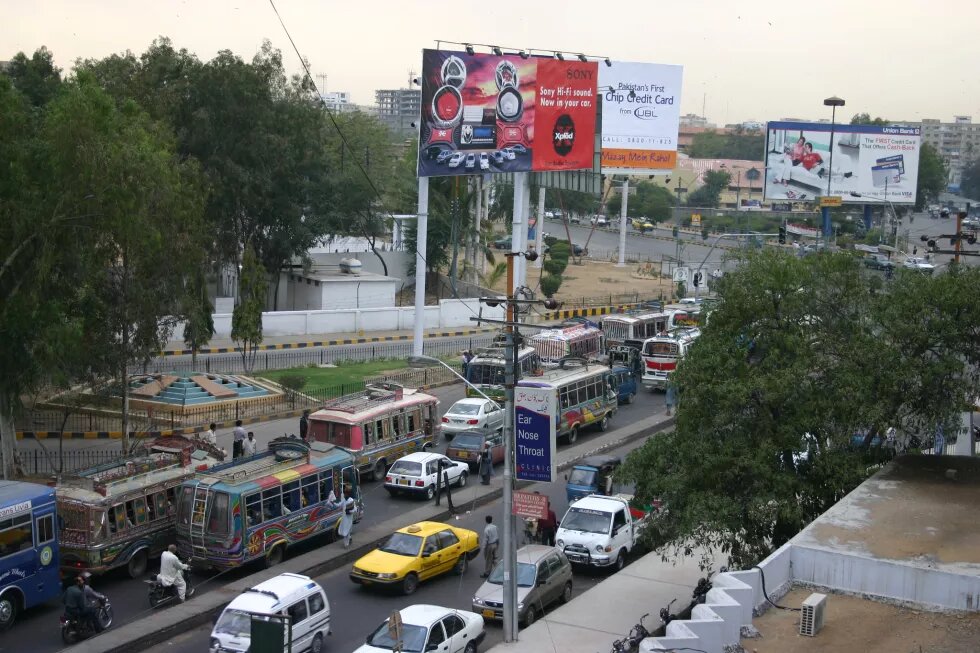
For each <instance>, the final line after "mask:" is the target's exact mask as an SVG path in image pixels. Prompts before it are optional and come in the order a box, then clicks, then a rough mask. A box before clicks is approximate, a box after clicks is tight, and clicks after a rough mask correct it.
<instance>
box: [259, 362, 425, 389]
mask: <svg viewBox="0 0 980 653" xmlns="http://www.w3.org/2000/svg"><path fill="white" fill-rule="evenodd" d="M407 366H408V361H405V360H388V359H376V360H372V361H365V362H357V363H354V362H350V361H340V362H338V364H337V366H336V367H317V366H312V367H309V366H308V367H294V368H290V369H285V370H268V371H265V372H262V376H264V377H266V378H269V379H272V380H273V381H276V382H277V383H280V384H282V385H285V386H286V387H288V388H291V389H294V390H299V391H307V390H314V389H318V388H328V387H331V386H339V385H347V384H350V383H357V382H359V381H363V380H364V379H366V378H368V377H372V376H376V375H377V374H380V373H382V372H389V371H392V370H400V369H403V368H405V367H407ZM289 377H294V378H299V379H302V383H301V385H299V386H298V387H294V386H293V385H287V382H288V383H295V381H289V380H288V379H289Z"/></svg>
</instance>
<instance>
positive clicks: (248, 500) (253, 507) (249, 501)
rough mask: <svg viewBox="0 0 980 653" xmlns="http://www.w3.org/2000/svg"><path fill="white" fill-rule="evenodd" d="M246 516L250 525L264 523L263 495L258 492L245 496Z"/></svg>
mask: <svg viewBox="0 0 980 653" xmlns="http://www.w3.org/2000/svg"><path fill="white" fill-rule="evenodd" d="M245 516H246V518H247V519H248V525H249V526H255V525H256V524H260V523H262V495H261V494H259V493H258V492H253V493H252V494H250V495H248V496H247V497H245Z"/></svg>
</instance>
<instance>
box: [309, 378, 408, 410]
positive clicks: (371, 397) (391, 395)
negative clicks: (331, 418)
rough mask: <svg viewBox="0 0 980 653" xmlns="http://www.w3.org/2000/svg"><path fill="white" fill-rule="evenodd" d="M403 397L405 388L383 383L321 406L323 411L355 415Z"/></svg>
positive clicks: (395, 384)
mask: <svg viewBox="0 0 980 653" xmlns="http://www.w3.org/2000/svg"><path fill="white" fill-rule="evenodd" d="M404 396H405V388H404V387H403V386H401V385H399V384H398V383H392V382H385V383H376V384H371V385H368V386H366V387H365V388H364V389H363V390H361V391H360V392H355V393H352V394H349V395H344V396H343V397H337V398H336V399H331V400H330V401H328V402H326V403H325V404H323V406H322V408H323V409H324V410H337V411H341V412H344V413H356V412H359V411H361V410H364V409H365V408H370V407H371V406H376V405H378V404H383V403H388V402H390V401H398V400H399V399H401V398H402V397H404Z"/></svg>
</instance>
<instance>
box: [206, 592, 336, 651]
mask: <svg viewBox="0 0 980 653" xmlns="http://www.w3.org/2000/svg"><path fill="white" fill-rule="evenodd" d="M269 615H281V616H288V617H289V621H290V623H291V624H292V633H293V641H292V650H293V651H312V653H320V652H321V651H322V650H323V644H324V642H323V639H324V638H325V637H326V636H327V635H329V634H330V602H329V601H327V595H326V593H325V592H324V591H323V588H322V587H320V585H319V584H318V583H317V582H316V581H314V580H313V579H311V578H310V577H309V576H301V575H300V574H280V575H278V576H276V577H275V578H270V579H269V580H267V581H265V582H264V583H259V584H258V585H256V586H255V587H252V588H249V589H247V590H245V591H244V592H242V593H241V594H239V595H238V596H237V597H236V598H235V600H233V601H232V602H231V603H229V604H228V606H227V607H226V608H225V609H224V610H223V611H222V612H221V616H219V617H218V620H217V621H216V622H215V623H214V628H213V629H212V630H211V646H210V649H209V650H210V652H211V653H242V652H243V651H247V650H248V647H249V645H250V643H251V628H252V617H253V616H255V617H268V616H269Z"/></svg>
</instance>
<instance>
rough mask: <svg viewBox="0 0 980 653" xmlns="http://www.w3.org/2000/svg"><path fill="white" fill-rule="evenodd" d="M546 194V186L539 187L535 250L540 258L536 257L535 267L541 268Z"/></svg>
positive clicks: (542, 262)
mask: <svg viewBox="0 0 980 653" xmlns="http://www.w3.org/2000/svg"><path fill="white" fill-rule="evenodd" d="M544 195H545V187H544V186H541V188H539V189H538V219H537V221H536V222H535V223H534V224H535V225H536V226H537V228H536V229H535V230H534V236H535V241H534V251H535V252H537V253H538V258H536V259H534V267H536V268H538V269H541V266H542V265H543V264H544V255H543V252H544Z"/></svg>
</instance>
